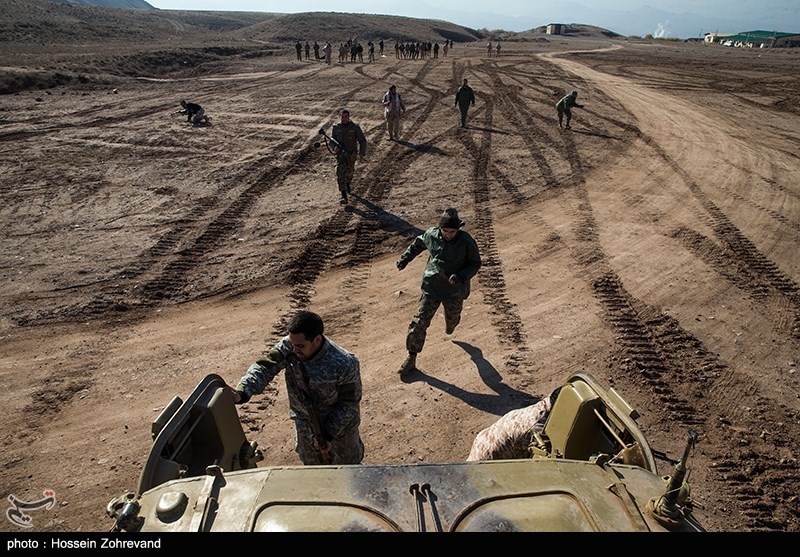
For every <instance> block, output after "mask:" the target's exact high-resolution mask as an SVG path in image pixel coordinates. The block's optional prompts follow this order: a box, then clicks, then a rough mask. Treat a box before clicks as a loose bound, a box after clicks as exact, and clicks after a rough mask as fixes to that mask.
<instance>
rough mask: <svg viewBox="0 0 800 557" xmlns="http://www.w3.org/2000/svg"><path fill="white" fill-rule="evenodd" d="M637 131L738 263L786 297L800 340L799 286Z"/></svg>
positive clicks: (792, 331) (651, 140)
mask: <svg viewBox="0 0 800 557" xmlns="http://www.w3.org/2000/svg"><path fill="white" fill-rule="evenodd" d="M629 127H630V126H629ZM631 128H634V127H631ZM634 129H636V132H637V135H638V136H639V137H640V138H641V140H642V141H644V143H645V144H647V145H648V146H650V147H651V148H652V149H653V150H654V151H655V153H656V154H657V155H658V156H659V158H661V159H662V160H663V161H664V162H665V163H666V164H667V166H669V167H670V168H671V169H672V170H673V171H674V172H675V174H676V175H678V176H679V177H680V178H681V179H682V180H683V182H684V184H685V185H686V187H687V188H688V189H689V191H690V192H691V193H692V194H693V196H694V198H695V199H696V200H697V201H698V202H699V203H700V205H701V206H702V207H703V208H704V209H705V210H706V212H707V213H708V215H709V218H710V226H711V227H712V229H713V230H714V234H715V235H716V236H717V238H719V240H720V241H722V242H723V243H724V244H726V245H727V247H728V249H729V251H730V253H731V254H732V255H733V256H734V257H735V258H736V264H737V265H742V266H744V267H745V268H747V269H749V271H750V272H751V273H753V274H754V275H755V276H757V277H758V280H759V281H761V282H763V283H764V284H765V285H767V287H768V288H770V289H771V290H772V291H773V292H775V293H777V294H780V295H783V296H785V297H786V299H787V301H788V304H789V307H791V313H792V316H791V318H790V319H789V321H791V323H792V329H791V331H789V332H790V335H791V336H792V337H793V338H794V339H796V340H797V339H800V288H798V285H797V284H796V283H795V282H794V281H792V280H791V279H790V278H789V277H787V276H786V275H784V274H783V273H782V272H781V271H780V269H779V268H778V266H777V265H776V264H775V263H774V262H773V261H771V260H770V259H769V258H767V257H766V256H765V255H764V254H762V253H761V252H760V251H759V249H758V248H757V247H756V246H755V244H753V243H752V242H751V241H750V239H749V238H747V236H745V234H743V233H742V231H741V230H739V229H738V228H737V227H736V225H735V224H733V222H731V220H730V219H729V218H728V217H727V216H726V215H725V213H724V212H723V211H722V210H721V209H720V208H719V207H717V205H716V204H715V203H714V202H713V201H711V200H710V199H709V197H708V196H707V195H706V194H705V192H703V190H702V188H701V187H700V186H699V185H698V184H697V182H695V181H694V180H693V179H692V177H691V176H689V175H688V173H686V172H685V171H684V170H683V169H682V168H681V167H680V166H679V165H678V164H677V162H675V161H674V160H673V159H672V158H671V157H670V156H669V155H668V154H667V153H666V152H665V151H664V149H663V148H661V146H659V145H658V144H657V143H656V142H655V140H653V139H652V138H651V137H649V136H647V135H646V134H644V133H643V132H641V130H638V128H634ZM779 319H781V318H779ZM781 320H782V319H781Z"/></svg>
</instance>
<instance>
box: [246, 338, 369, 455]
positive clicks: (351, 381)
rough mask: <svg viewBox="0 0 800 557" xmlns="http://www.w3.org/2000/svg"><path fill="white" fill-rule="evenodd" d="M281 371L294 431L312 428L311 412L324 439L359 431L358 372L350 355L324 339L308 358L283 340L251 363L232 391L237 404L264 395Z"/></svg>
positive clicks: (356, 362)
mask: <svg viewBox="0 0 800 557" xmlns="http://www.w3.org/2000/svg"><path fill="white" fill-rule="evenodd" d="M281 370H285V374H284V378H285V380H286V392H287V394H288V397H289V416H290V417H291V418H292V419H293V420H295V422H296V425H297V427H298V429H301V428H311V425H310V424H311V422H310V419H311V415H312V410H313V409H315V410H316V413H317V416H318V417H319V421H320V423H321V426H322V429H323V433H324V437H325V438H326V439H328V440H335V439H337V438H339V437H342V436H343V435H344V434H345V433H347V432H350V431H352V430H353V429H356V430H357V429H358V427H359V425H360V422H361V415H360V409H359V407H360V404H361V370H360V364H359V361H358V358H356V356H355V355H354V354H352V353H350V352H348V351H347V350H345V349H344V348H342V347H341V346H339V345H338V344H336V343H335V342H333V341H332V340H331V339H329V338H327V337H325V339H324V342H323V343H322V347H321V348H320V350H319V352H317V354H316V355H315V356H314V357H313V358H312V359H310V360H307V361H300V360H298V359H297V358H296V357H295V355H294V354H293V353H292V345H291V343H290V342H289V337H288V336H286V337H284V338H283V339H281V340H280V342H278V343H277V344H276V345H275V346H274V347H273V348H272V349H271V350H269V352H267V353H266V354H265V355H264V357H262V358H261V359H259V360H257V361H256V362H255V363H254V364H253V365H251V366H250V368H249V369H248V370H247V373H246V374H245V375H244V377H242V379H241V380H240V381H239V385H238V386H237V387H236V390H237V391H239V392H240V393H241V394H242V400H241V402H242V403H244V402H247V401H248V400H249V399H250V397H251V396H252V395H254V394H261V393H263V392H264V388H265V387H266V386H267V385H268V384H269V383H270V381H272V379H273V378H274V377H275V376H276V375H277V374H278V373H280V371H281ZM304 376H305V377H304ZM312 405H313V409H312ZM312 429H313V428H312Z"/></svg>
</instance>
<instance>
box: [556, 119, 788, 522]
mask: <svg viewBox="0 0 800 557" xmlns="http://www.w3.org/2000/svg"><path fill="white" fill-rule="evenodd" d="M608 120H609V121H612V122H613V119H608ZM614 123H616V124H617V125H618V126H619V127H621V128H623V129H626V130H629V131H634V133H635V134H636V136H637V137H639V138H640V139H641V140H642V141H644V142H645V144H646V145H648V146H649V147H650V148H651V149H652V150H653V151H654V152H655V153H656V155H657V156H658V157H659V158H660V159H661V160H663V161H664V162H665V163H666V164H667V165H668V166H669V167H670V168H671V169H672V170H673V171H674V172H675V174H676V175H678V176H679V177H680V178H681V179H682V180H683V181H684V183H685V184H686V186H687V188H688V189H689V190H690V192H691V193H692V194H693V195H694V197H695V198H696V199H697V200H698V202H699V203H700V204H701V206H702V207H703V209H704V210H705V211H706V212H707V213H708V215H709V220H710V221H711V223H710V225H711V227H712V229H713V230H714V232H715V234H716V235H717V237H718V238H719V239H720V240H721V241H722V242H723V243H725V244H726V245H727V247H728V249H729V250H730V251H731V253H733V254H734V255H735V258H736V261H737V265H738V264H741V265H742V266H743V267H745V268H747V269H748V272H749V273H751V274H753V275H754V276H756V277H758V278H759V280H761V281H763V282H764V283H766V284H767V285H768V287H769V288H771V289H773V290H774V291H776V292H779V293H783V292H785V291H787V290H788V291H794V285H793V284H791V283H790V282H789V281H787V280H786V279H785V277H783V276H782V275H781V274H780V273H779V271H777V268H776V266H775V265H774V264H772V262H771V261H769V260H768V259H767V258H766V257H764V256H763V255H762V254H761V253H760V252H758V250H757V249H756V248H755V246H753V245H752V243H751V242H750V241H749V240H748V239H747V238H746V237H745V236H744V235H743V234H742V233H741V231H739V230H738V229H737V228H736V227H735V226H734V225H733V224H732V223H731V222H730V221H729V220H728V219H727V217H726V216H725V215H724V213H723V212H722V211H721V210H720V209H719V208H718V207H717V206H716V205H715V204H713V203H712V202H711V201H710V200H709V199H708V197H707V196H706V195H705V194H704V192H703V191H702V190H701V189H700V187H699V186H698V185H697V184H696V183H695V182H694V181H693V180H692V179H691V177H690V176H689V175H688V173H687V172H685V171H684V170H683V169H682V168H681V167H680V166H679V165H678V164H677V162H675V161H674V160H673V159H672V158H671V157H669V155H668V154H667V153H666V152H665V151H664V149H663V148H662V147H661V146H660V145H658V143H657V142H656V141H655V140H654V139H653V138H651V137H649V136H646V134H644V133H642V132H641V130H639V129H638V128H636V127H635V126H631V125H630V124H627V123H623V122H618V121H617V122H614ZM566 141H567V144H568V149H569V150H570V153H575V154H576V155H577V153H576V149H575V147H574V144H573V140H572V139H571V138H566ZM684 236H685V234H684ZM700 253H702V252H700ZM787 282H789V283H788V284H787ZM614 290H616V289H615V288H612V291H614ZM636 305H637V306H641V307H643V308H645V310H646V314H647V315H650V316H656V317H655V320H653V318H651V319H650V322H649V323H648V324H647V330H648V331H650V332H652V333H653V335H652V338H654V339H656V344H661V341H662V339H673V338H674V339H675V340H677V341H678V342H677V343H675V342H670V343H669V344H667V346H670V351H669V352H665V353H664V354H659V356H660V358H659V359H660V361H661V362H664V363H669V361H671V362H674V364H675V366H672V365H668V366H666V367H665V370H666V371H667V372H668V377H664V382H665V383H666V385H665V386H666V387H667V388H668V391H667V392H674V391H676V390H678V389H687V388H692V385H693V384H697V381H696V380H695V379H696V378H697V377H699V378H701V379H702V383H704V384H701V385H699V386H698V387H702V389H701V390H700V392H702V393H707V395H706V396H704V397H702V398H703V400H704V401H705V402H706V405H707V407H706V408H703V409H702V410H703V412H702V414H701V413H700V412H698V410H697V409H693V408H690V409H689V412H690V416H691V417H692V420H691V421H689V420H686V419H685V417H684V419H681V420H680V421H682V422H683V423H686V424H691V423H694V424H695V425H698V426H700V427H698V429H701V430H702V431H701V434H703V435H707V436H717V437H723V438H727V439H728V442H727V443H723V444H724V445H726V446H728V447H729V450H728V451H727V452H725V453H724V454H718V455H712V456H711V459H710V460H711V462H712V465H711V468H712V470H714V471H715V472H716V476H717V480H716V481H717V483H718V484H720V486H721V487H720V489H717V490H714V492H733V493H734V494H735V498H736V500H737V501H738V503H739V505H740V508H741V512H742V514H743V515H744V516H746V517H747V518H748V521H749V523H748V527H749V528H751V529H752V530H766V531H772V530H787V529H789V530H795V531H797V530H800V521H798V518H797V517H798V513H797V508H798V506H799V504H798V501H797V497H796V493H798V491H800V489H799V488H800V472H799V471H798V468H797V463H796V460H795V459H794V458H793V457H789V458H788V459H787V457H777V456H776V455H781V454H786V453H785V451H783V450H782V449H783V447H782V446H781V445H783V444H784V443H785V442H784V441H782V439H797V438H799V437H798V436H800V424H798V420H797V416H795V415H793V414H792V413H791V412H789V411H788V410H787V409H786V408H785V407H784V406H783V405H780V404H775V402H774V401H773V400H770V399H769V398H768V397H765V396H763V395H762V394H761V393H760V391H759V389H758V387H757V385H755V384H753V383H752V382H751V381H749V380H747V379H746V378H743V377H741V376H739V375H738V374H736V373H734V372H733V370H731V369H730V368H728V367H727V366H725V365H724V364H723V363H722V362H720V361H719V360H718V358H717V357H716V356H715V355H713V354H711V353H710V352H708V350H707V349H706V348H705V347H704V346H703V344H702V343H701V342H699V341H698V340H697V339H694V338H693V337H692V336H691V335H689V334H688V333H686V332H685V331H683V330H682V329H681V328H680V327H679V325H678V324H677V323H675V322H674V321H673V320H671V319H666V318H665V317H664V316H658V313H657V312H656V311H655V310H654V309H652V308H647V307H646V306H644V305H641V304H638V303H637V304H636ZM634 309H635V308H634ZM642 313H643V312H642V311H641V310H640V311H639V314H642ZM640 321H641V320H640ZM637 328H638V327H637ZM675 335H677V336H675ZM629 340H632V339H629ZM687 340H691V341H692V342H691V344H686V341H687ZM692 344H693V345H694V347H692ZM667 354H668V356H667V357H668V358H669V360H667V357H665V356H666V355H667ZM698 356H702V357H701V358H699V359H698ZM703 362H705V365H702V364H703ZM698 363H700V364H701V366H700V369H698V366H697V364H698ZM678 366H679V367H678ZM620 367H621V369H624V368H623V367H622V366H620ZM698 372H700V374H699V375H698ZM642 377H643V378H644V380H645V381H646V382H647V383H648V384H653V383H652V382H651V380H650V378H648V377H646V376H642ZM653 385H654V386H655V384H653ZM658 395H659V399H660V400H664V399H665V397H664V393H658ZM742 400H747V401H754V403H753V404H754V406H755V407H756V411H753V410H752V408H747V409H743V405H742V404H741V401H742ZM728 416H730V417H731V418H728ZM714 418H717V419H716V420H715V419H714ZM765 422H766V424H774V426H775V427H780V428H781V429H782V431H781V435H779V436H774V437H773V436H765V435H763V434H762V435H758V439H759V440H758V441H757V442H756V441H755V440H754V439H752V436H751V435H747V436H746V437H748V438H747V439H744V440H743V439H742V438H741V437H742V436H745V435H744V433H745V432H750V431H752V430H760V431H762V432H763V431H765V430H766V429H768V428H765V427H764V426H765ZM733 423H736V424H737V426H736V427H734V426H732V424H733ZM778 424H779V425H778ZM743 441H744V442H743ZM743 445H746V448H742V447H743ZM763 463H768V464H769V466H767V467H764V466H763ZM732 471H734V472H733V473H731V472H732ZM736 471H739V472H740V473H736ZM742 471H744V473H741V472H742ZM754 485H756V486H757V487H756V489H755V490H754V488H753V486H754ZM790 493H792V494H794V495H792V496H791V497H790V498H789V504H788V505H787V494H790ZM713 496H714V493H712V494H711V498H713Z"/></svg>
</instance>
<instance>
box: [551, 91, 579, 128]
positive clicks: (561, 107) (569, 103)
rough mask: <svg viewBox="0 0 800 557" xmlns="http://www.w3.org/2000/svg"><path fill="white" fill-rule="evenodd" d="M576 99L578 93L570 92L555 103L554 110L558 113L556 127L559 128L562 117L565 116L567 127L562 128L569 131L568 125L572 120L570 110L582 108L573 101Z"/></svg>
mask: <svg viewBox="0 0 800 557" xmlns="http://www.w3.org/2000/svg"><path fill="white" fill-rule="evenodd" d="M577 98H578V92H577V91H572V92H570V93H569V94H568V95H565V96H564V97H563V98H562V99H561V100H560V101H558V102H557V103H556V110H557V111H558V127H559V128H560V127H561V123H562V122H563V120H564V115H565V114H566V115H567V125H566V126H564V127H565V128H566V129H570V127H569V123H570V120H572V111H571V110H570V109H571V108H572V107H575V108H583V105H582V104H578V101H577V100H575V99H577Z"/></svg>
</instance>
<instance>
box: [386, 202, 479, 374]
mask: <svg viewBox="0 0 800 557" xmlns="http://www.w3.org/2000/svg"><path fill="white" fill-rule="evenodd" d="M463 226H464V221H463V220H461V219H460V218H459V217H458V211H456V210H455V209H453V208H449V209H446V210H445V211H444V213H443V214H442V216H441V218H440V219H439V226H434V227H432V228H429V229H428V230H426V231H425V232H424V233H422V234H420V235H419V236H417V237H416V238H415V239H414V241H413V242H412V243H411V245H410V246H408V248H407V249H406V250H405V252H403V255H401V256H400V259H399V260H398V261H397V268H398V269H399V270H401V271H402V270H403V269H405V267H406V265H408V264H409V262H411V260H412V259H414V258H415V257H416V256H417V255H419V254H420V253H422V252H423V251H424V250H426V249H427V250H428V263H427V265H426V266H425V270H424V271H423V273H422V296H421V297H420V299H419V307H418V309H417V313H416V315H414V317H413V319H412V320H411V323H410V324H409V325H408V334H407V336H406V349H407V350H408V357H407V358H406V360H405V361H404V362H403V365H402V366H400V369H398V373H400V374H401V375H402V374H405V373H409V372H410V371H413V370H414V369H416V365H417V354H418V353H419V352H422V347H423V346H424V345H425V337H426V334H427V331H428V327H429V326H430V324H431V319H433V316H434V315H435V314H436V310H437V309H439V306H440V305H442V306H444V322H445V333H447V334H448V335H450V334H453V332H454V331H455V330H456V326H457V325H458V324H459V322H460V321H461V309H462V308H463V306H464V300H466V299H467V298H468V297H469V292H470V279H472V277H474V276H475V275H476V274H477V272H478V269H480V267H481V256H480V254H479V253H478V244H477V243H476V242H475V239H474V238H473V237H472V236H471V235H470V234H469V233H468V232H466V231H464V230H461V227H463Z"/></svg>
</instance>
